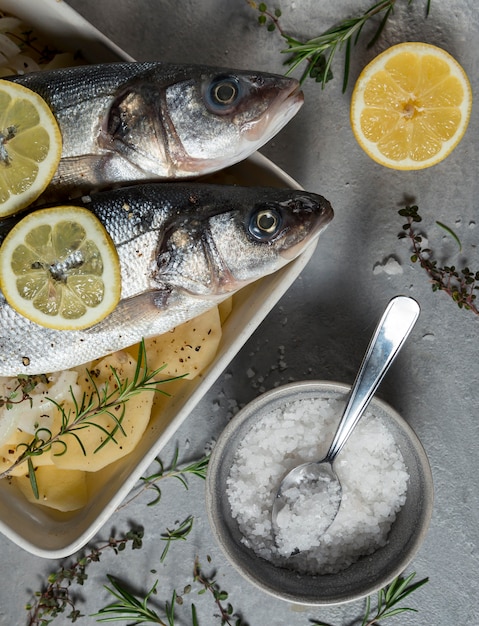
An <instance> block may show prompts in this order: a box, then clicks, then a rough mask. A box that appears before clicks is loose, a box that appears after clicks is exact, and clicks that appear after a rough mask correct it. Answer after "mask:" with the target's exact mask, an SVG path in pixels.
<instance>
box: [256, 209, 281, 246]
mask: <svg viewBox="0 0 479 626" xmlns="http://www.w3.org/2000/svg"><path fill="white" fill-rule="evenodd" d="M281 223H282V220H281V215H280V213H279V212H278V211H276V210H275V209H271V208H268V209H261V210H260V211H258V212H257V213H255V214H254V215H253V216H252V217H251V222H250V226H249V231H250V233H251V234H252V235H253V237H255V239H259V240H267V239H270V238H271V237H272V236H274V235H276V233H277V232H278V231H279V229H280V228H281Z"/></svg>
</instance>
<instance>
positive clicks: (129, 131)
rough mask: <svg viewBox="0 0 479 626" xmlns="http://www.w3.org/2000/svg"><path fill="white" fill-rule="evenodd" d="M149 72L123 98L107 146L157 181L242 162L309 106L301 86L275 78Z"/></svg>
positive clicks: (206, 71)
mask: <svg viewBox="0 0 479 626" xmlns="http://www.w3.org/2000/svg"><path fill="white" fill-rule="evenodd" d="M155 71H156V72H158V77H157V80H155V75H154V72H155ZM160 71H161V72H162V73H161V75H160V74H159V72H160ZM149 72H150V73H149V74H147V75H146V74H145V75H144V76H139V77H136V78H135V79H134V80H132V81H130V82H129V83H128V84H127V85H126V86H125V87H124V89H123V90H121V92H120V93H118V94H117V96H116V98H115V100H114V101H113V103H112V105H111V108H110V111H109V115H108V116H107V120H106V122H105V126H104V128H103V130H102V133H101V139H100V143H101V145H102V147H103V148H105V149H107V150H110V151H112V152H115V153H119V154H121V155H122V157H123V158H124V159H126V160H127V161H129V162H130V163H131V164H133V165H134V166H135V167H136V168H139V169H140V170H142V171H143V172H146V173H149V174H151V176H152V177H154V175H155V174H157V175H159V176H161V177H164V176H165V173H166V175H168V176H170V177H177V178H180V177H191V176H193V175H194V176H198V175H204V174H208V173H211V172H214V171H217V170H219V169H221V168H224V167H227V166H229V165H232V164H234V163H237V162H238V161H241V160H242V159H244V158H246V157H247V156H249V155H250V154H252V153H253V152H254V151H255V150H257V149H258V148H259V147H261V146H262V145H263V144H264V143H266V142H267V141H268V140H269V139H271V137H273V136H274V135H276V134H277V133H278V132H279V131H280V130H281V128H283V126H284V125H285V124H286V123H287V122H288V121H289V120H290V119H291V118H292V117H293V116H294V115H295V114H296V113H297V111H298V110H299V108H300V107H301V105H302V104H303V93H302V91H301V90H300V88H299V82H298V81H297V80H296V79H294V78H288V77H285V76H279V75H276V74H268V73H261V72H256V73H253V72H247V71H241V70H228V69H223V68H210V67H204V66H178V67H172V68H170V72H171V77H170V78H169V79H168V78H167V77H165V75H164V72H165V70H162V69H161V68H158V69H157V68H156V66H155V67H154V68H153V69H152V70H149ZM151 72H153V74H151Z"/></svg>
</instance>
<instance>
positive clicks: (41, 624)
mask: <svg viewBox="0 0 479 626" xmlns="http://www.w3.org/2000/svg"><path fill="white" fill-rule="evenodd" d="M127 545H130V546H131V549H132V550H138V549H140V548H141V547H142V545H143V529H132V530H130V531H128V532H127V533H126V534H125V535H124V536H122V537H120V538H114V537H111V538H110V539H109V540H108V542H107V543H105V544H103V545H100V546H99V547H96V548H93V549H91V551H90V552H88V553H86V554H85V553H80V555H79V556H78V557H77V558H76V560H75V561H74V562H73V563H70V564H68V562H67V561H66V560H64V561H63V564H62V565H61V567H60V568H59V570H58V571H56V572H52V573H51V574H50V575H49V576H48V580H47V584H46V585H45V587H44V588H43V589H42V590H41V591H38V592H36V593H35V594H34V599H33V601H31V602H29V603H28V604H27V605H26V607H25V608H26V610H27V611H28V612H29V614H28V622H27V624H28V626H46V624H50V623H51V622H52V621H53V620H54V619H55V618H56V617H58V616H59V615H60V614H63V613H65V612H66V611H68V610H69V611H70V613H68V614H67V616H66V617H67V618H68V619H69V620H71V621H72V622H75V621H76V620H77V619H78V618H80V617H83V615H82V613H81V612H80V611H79V610H78V609H77V608H76V606H75V598H74V596H73V595H72V593H71V588H72V585H73V584H74V583H76V584H77V585H83V584H84V583H85V581H86V580H87V578H88V574H87V572H86V570H87V567H88V566H89V565H90V564H91V563H94V562H98V561H100V558H101V556H102V554H103V553H104V552H105V551H107V550H111V551H113V552H114V553H115V554H119V553H120V552H123V551H124V550H125V549H126V547H127Z"/></svg>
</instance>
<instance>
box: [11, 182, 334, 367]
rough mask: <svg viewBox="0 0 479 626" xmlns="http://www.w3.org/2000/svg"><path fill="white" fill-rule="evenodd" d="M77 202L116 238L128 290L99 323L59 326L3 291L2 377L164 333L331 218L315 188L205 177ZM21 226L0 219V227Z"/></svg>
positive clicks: (301, 243)
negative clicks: (24, 310)
mask: <svg viewBox="0 0 479 626" xmlns="http://www.w3.org/2000/svg"><path fill="white" fill-rule="evenodd" d="M73 204H78V205H82V206H85V207H86V208H88V209H90V210H91V211H92V212H94V213H95V214H96V215H97V216H98V218H99V219H100V220H101V222H102V223H103V225H104V226H105V228H106V230H107V231H108V232H109V234H110V236H111V237H112V239H113V241H114V243H115V245H116V247H117V250H118V254H119V257H120V262H121V277H122V289H123V294H124V295H123V296H122V299H121V301H120V303H119V304H118V306H117V307H116V309H115V310H114V311H113V313H111V314H110V315H109V316H108V317H107V318H105V319H104V320H103V321H102V322H100V323H98V324H96V325H95V326H93V327H91V328H88V329H85V330H80V331H58V330H52V329H48V328H45V327H42V326H39V325H37V324H35V323H33V322H30V321H29V320H28V319H26V318H24V317H22V316H21V315H19V314H18V313H16V312H15V311H13V309H11V307H10V306H9V305H8V304H7V302H6V301H5V299H4V297H3V295H2V294H1V293H0V376H14V375H17V374H19V373H21V374H35V373H48V372H52V371H57V370H60V369H66V368H69V367H74V366H76V365H80V364H82V363H87V362H89V361H91V360H93V359H96V358H100V357H102V356H104V355H105V354H108V353H109V352H113V351H115V350H119V349H122V348H125V347H127V346H130V345H132V344H134V343H137V342H138V341H140V340H141V338H142V337H150V336H153V335H159V334H162V333H164V332H166V331H168V330H170V329H172V328H174V327H175V326H177V325H178V324H180V323H182V322H184V321H186V320H188V319H191V318H192V317H195V316H196V315H199V314H200V313H202V312H204V311H205V310H207V309H209V308H211V307H212V306H214V305H215V304H217V303H218V302H220V301H221V300H223V299H225V298H226V297H228V296H229V295H230V294H232V293H234V292H235V291H237V290H238V289H239V288H241V287H242V286H243V285H245V284H248V283H250V282H252V281H254V280H257V279H259V278H261V277H263V276H265V275H267V274H270V273H272V272H275V271H276V270H278V269H279V268H281V267H283V266H284V265H285V264H286V263H288V262H289V261H290V260H291V259H292V258H293V257H294V256H296V255H297V254H299V253H300V252H301V251H302V250H303V249H304V247H305V246H306V245H308V244H309V243H310V242H311V240H312V239H313V238H314V237H316V236H317V235H318V234H319V232H320V231H321V230H322V229H323V228H324V227H325V226H326V225H327V224H328V223H329V222H330V221H331V219H332V217H333V211H332V208H331V206H330V204H329V202H327V200H325V199H324V198H323V197H321V196H319V195H317V194H312V193H307V192H302V191H294V190H288V189H260V188H242V187H227V186H224V185H207V184H200V183H197V184H193V183H190V184H183V183H176V184H171V183H156V184H155V183H153V184H149V185H137V186H134V187H131V188H121V189H117V190H115V191H110V192H102V193H99V194H96V195H92V196H91V197H90V198H85V199H84V200H82V201H80V200H78V201H76V202H74V203H73ZM265 211H271V214H272V215H274V216H275V217H276V218H277V226H278V227H277V230H276V231H275V232H274V233H272V232H269V233H264V232H260V231H259V230H258V215H264V212H265ZM14 222H15V220H13V219H9V220H4V221H3V222H0V233H3V235H5V233H6V232H7V231H8V229H9V228H11V227H12V226H13V224H14ZM0 241H1V239H0ZM292 251H294V254H293V253H292Z"/></svg>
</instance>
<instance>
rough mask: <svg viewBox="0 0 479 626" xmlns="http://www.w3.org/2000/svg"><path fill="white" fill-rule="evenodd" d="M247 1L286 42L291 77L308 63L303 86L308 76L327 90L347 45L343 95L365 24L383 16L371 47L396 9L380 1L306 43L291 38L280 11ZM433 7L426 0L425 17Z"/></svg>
mask: <svg viewBox="0 0 479 626" xmlns="http://www.w3.org/2000/svg"><path fill="white" fill-rule="evenodd" d="M246 1H247V2H248V4H249V5H250V6H251V7H252V8H254V9H256V10H258V11H259V12H260V17H259V23H260V24H265V23H266V22H267V20H268V19H269V20H270V22H269V26H268V30H277V31H278V32H279V34H280V35H281V37H282V38H283V39H284V40H285V41H286V43H287V48H285V49H284V50H282V51H281V52H282V53H283V54H288V55H289V58H288V59H287V60H286V61H285V64H286V65H288V66H289V69H288V70H287V72H286V74H287V75H289V74H291V73H292V72H293V71H294V70H295V69H296V68H297V67H298V66H299V65H301V64H302V63H303V62H306V69H305V70H304V71H303V73H302V74H301V76H300V79H299V82H300V83H301V84H302V83H304V81H305V80H306V79H307V78H308V77H310V78H313V79H314V80H315V81H316V82H319V83H321V85H322V87H323V88H324V86H325V85H326V83H327V82H328V81H329V80H331V78H332V77H333V74H332V71H331V66H332V62H333V59H334V57H335V55H336V53H337V52H338V51H339V50H341V49H342V48H343V46H344V45H345V44H346V49H345V62H344V78H343V93H344V92H345V91H346V88H347V85H348V77H349V68H350V60H351V50H352V46H355V45H356V43H357V42H358V39H359V36H360V34H361V31H362V29H363V27H364V25H365V24H366V22H368V21H369V20H371V19H372V18H374V17H376V16H377V15H379V14H380V13H383V14H384V15H383V18H382V20H381V22H380V23H379V25H378V27H377V28H376V31H375V33H374V35H373V37H372V38H371V40H370V41H369V43H368V44H367V47H368V48H370V47H371V46H373V45H374V44H375V43H376V42H377V40H378V39H379V37H380V36H381V33H382V32H383V30H384V28H385V26H386V22H387V21H388V19H389V17H390V16H391V14H392V13H393V10H394V6H395V4H396V0H380V1H379V2H376V3H375V4H373V5H372V6H370V7H369V9H367V10H366V11H365V12H364V13H363V14H362V15H359V16H357V17H353V18H346V19H344V20H342V21H341V22H340V23H339V24H336V25H334V26H332V27H331V28H328V29H327V30H325V31H324V32H323V33H321V34H320V35H318V36H316V37H312V38H311V39H308V40H306V41H301V40H299V39H297V38H296V37H293V36H291V35H289V34H288V33H287V32H286V31H285V30H284V29H283V28H282V26H281V24H280V20H279V17H280V16H281V11H279V10H277V11H276V12H275V13H272V12H271V11H269V10H268V8H267V6H266V4H265V3H264V2H261V3H259V4H258V3H256V2H254V1H253V0H246ZM411 2H412V0H408V4H410V3H411ZM430 8H431V0H427V3H426V17H427V16H428V15H429V11H430Z"/></svg>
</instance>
